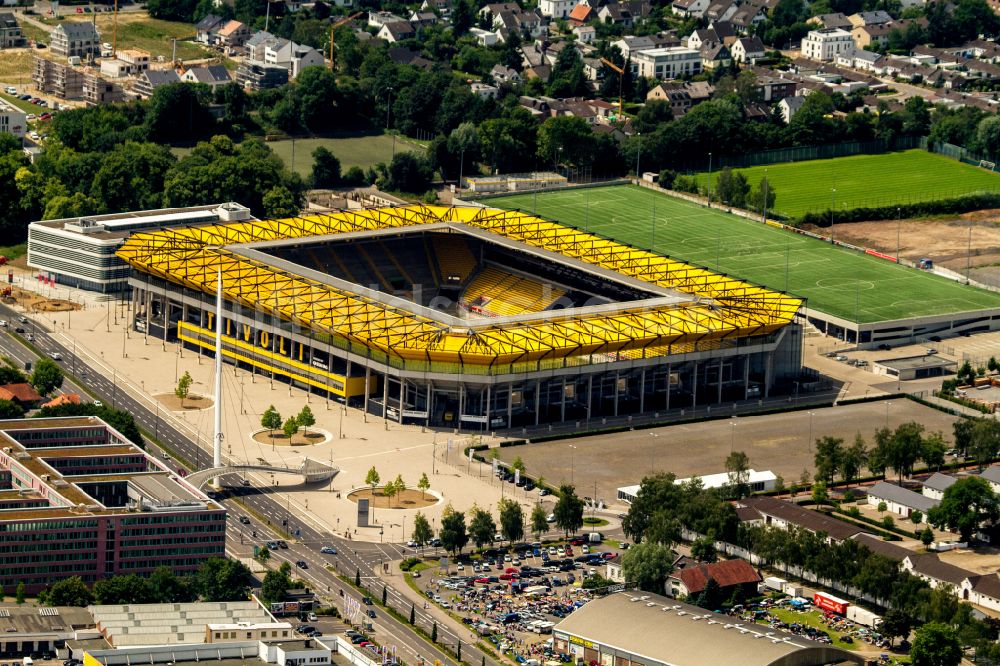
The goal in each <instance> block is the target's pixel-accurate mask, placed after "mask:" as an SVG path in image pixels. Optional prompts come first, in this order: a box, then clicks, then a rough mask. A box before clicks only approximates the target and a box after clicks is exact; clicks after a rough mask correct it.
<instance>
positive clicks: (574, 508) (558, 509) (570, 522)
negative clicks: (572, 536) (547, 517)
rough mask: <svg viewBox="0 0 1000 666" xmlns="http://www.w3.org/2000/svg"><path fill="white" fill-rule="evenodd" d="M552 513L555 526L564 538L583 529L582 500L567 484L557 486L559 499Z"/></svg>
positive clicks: (573, 488) (574, 489)
mask: <svg viewBox="0 0 1000 666" xmlns="http://www.w3.org/2000/svg"><path fill="white" fill-rule="evenodd" d="M552 513H554V514H555V518H556V525H557V526H558V527H559V529H561V530H562V531H563V532H564V533H565V534H566V536H569V533H570V532H574V533H575V532H576V531H577V530H578V529H580V528H581V527H583V500H581V499H580V498H579V497H577V496H576V488H575V487H573V486H571V485H569V484H564V485H562V486H559V499H558V500H556V506H555V509H554V510H553V511H552Z"/></svg>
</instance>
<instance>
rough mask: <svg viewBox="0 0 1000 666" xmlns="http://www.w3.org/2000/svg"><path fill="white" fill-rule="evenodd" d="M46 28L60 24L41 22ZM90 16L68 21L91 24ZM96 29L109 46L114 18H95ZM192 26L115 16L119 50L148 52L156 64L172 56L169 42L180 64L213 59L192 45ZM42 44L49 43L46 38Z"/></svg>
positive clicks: (133, 15)
mask: <svg viewBox="0 0 1000 666" xmlns="http://www.w3.org/2000/svg"><path fill="white" fill-rule="evenodd" d="M43 20H44V22H45V23H46V24H48V25H52V26H55V25H56V24H57V23H59V22H60V21H56V20H54V19H50V18H46V19H43ZM93 20H94V17H93V16H92V15H90V14H84V15H83V16H79V15H77V16H75V17H70V18H69V22H83V21H93ZM96 20H97V29H98V30H99V31H100V33H101V41H104V42H108V43H112V42H113V36H112V35H113V32H114V27H113V25H114V15H113V14H108V13H102V14H98V15H97V16H96ZM194 36H195V30H194V26H192V25H190V24H188V23H179V22H176V21H163V20H161V19H154V18H150V17H149V16H147V15H146V14H144V13H131V12H130V13H127V14H119V15H118V48H119V49H142V50H144V51H148V52H149V54H150V55H151V56H152V57H153V59H154V60H155V59H156V58H157V57H158V56H162V57H163V58H164V59H166V60H167V61H169V60H170V58H171V57H172V55H173V43H172V41H171V40H172V39H176V40H177V57H178V58H180V59H181V60H195V59H199V58H205V57H210V56H213V55H216V54H215V53H214V52H211V51H208V50H207V49H205V48H204V47H203V46H201V45H199V44H195V43H194V42H193V41H190V40H193V39H194ZM44 41H46V42H47V41H48V39H47V38H46V39H45V40H44Z"/></svg>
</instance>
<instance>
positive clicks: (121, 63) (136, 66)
mask: <svg viewBox="0 0 1000 666" xmlns="http://www.w3.org/2000/svg"><path fill="white" fill-rule="evenodd" d="M149 63H150V55H149V51H143V50H142V49H123V50H120V51H118V52H117V53H116V54H115V57H114V58H104V59H103V60H101V74H102V75H103V76H106V77H109V78H112V79H120V78H124V77H126V76H138V75H139V74H142V73H143V72H145V71H146V70H148V69H149Z"/></svg>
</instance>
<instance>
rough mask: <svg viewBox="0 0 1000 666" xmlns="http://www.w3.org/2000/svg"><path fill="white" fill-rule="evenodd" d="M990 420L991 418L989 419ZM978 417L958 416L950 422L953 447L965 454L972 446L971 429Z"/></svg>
mask: <svg viewBox="0 0 1000 666" xmlns="http://www.w3.org/2000/svg"><path fill="white" fill-rule="evenodd" d="M990 420H992V419H990ZM978 422H979V419H970V418H961V417H960V418H958V419H956V420H955V421H954V423H952V424H951V428H952V433H953V435H954V437H953V439H954V440H955V448H956V449H958V450H959V451H961V452H962V455H966V454H967V453H968V452H969V448H970V447H971V446H972V430H973V428H974V427H975V425H976V423H978Z"/></svg>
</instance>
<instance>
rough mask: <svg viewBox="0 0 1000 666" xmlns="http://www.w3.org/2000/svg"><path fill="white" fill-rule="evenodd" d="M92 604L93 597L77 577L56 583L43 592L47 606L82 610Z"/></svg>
mask: <svg viewBox="0 0 1000 666" xmlns="http://www.w3.org/2000/svg"><path fill="white" fill-rule="evenodd" d="M39 596H41V595H39ZM92 603H94V595H93V593H92V592H91V591H90V589H89V588H88V587H87V585H86V583H84V582H83V579H82V578H80V577H79V576H72V577H70V578H64V579H62V580H60V581H57V582H55V583H53V584H52V585H50V586H49V588H48V589H47V590H46V591H45V604H46V605H48V606H78V607H81V608H82V607H84V606H89V605H90V604H92Z"/></svg>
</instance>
